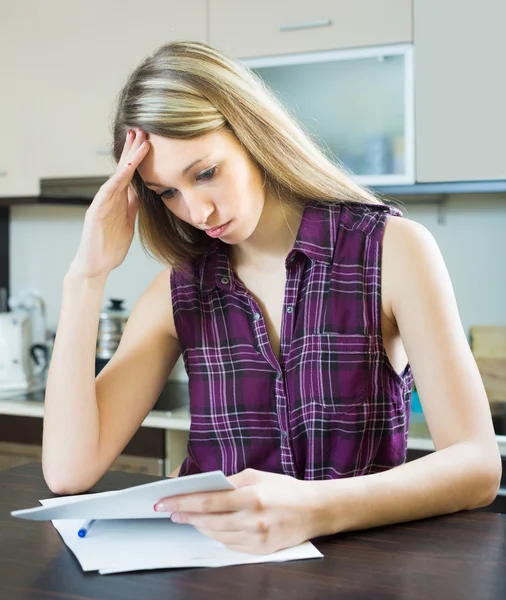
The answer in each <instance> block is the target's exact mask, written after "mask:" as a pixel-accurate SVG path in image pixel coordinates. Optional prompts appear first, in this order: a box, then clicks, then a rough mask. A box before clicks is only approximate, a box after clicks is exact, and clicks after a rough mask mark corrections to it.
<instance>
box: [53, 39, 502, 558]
mask: <svg viewBox="0 0 506 600" xmlns="http://www.w3.org/2000/svg"><path fill="white" fill-rule="evenodd" d="M114 154H115V158H116V161H117V170H116V173H115V174H114V175H113V176H112V177H111V178H110V180H109V181H108V182H106V183H105V184H104V185H103V186H102V188H101V189H100V190H99V192H98V193H97V195H96V197H95V199H94V200H93V203H92V204H91V206H90V208H89V209H88V211H87V213H86V219H85V223H84V228H83V234H82V239H81V243H80V246H79V249H78V252H77V255H76V257H75V259H74V261H73V262H72V264H71V266H70V268H69V271H68V273H67V275H66V277H65V281H64V286H63V299H62V308H61V315H60V321H59V326H58V332H57V336H56V341H55V347H54V353H53V358H52V362H51V368H50V372H49V377H48V386H47V397H46V408H45V418H44V438H43V468H44V475H45V478H46V481H47V483H48V485H49V487H50V488H51V489H52V490H53V491H54V492H56V493H59V494H71V493H78V492H82V491H84V490H87V489H88V488H90V487H91V486H92V485H94V484H95V482H96V481H97V480H98V479H99V478H100V477H101V476H102V475H103V473H104V472H105V471H106V470H107V469H108V468H109V466H110V465H111V463H112V462H113V461H114V460H115V458H116V457H117V456H118V455H119V454H120V452H121V451H122V449H123V448H124V446H125V445H126V443H127V442H128V441H129V439H130V438H131V437H132V436H133V434H134V433H135V431H136V430H137V429H138V427H139V426H140V424H141V423H142V421H143V419H144V418H145V417H146V415H147V413H148V412H149V411H150V409H151V408H152V407H153V405H154V404H155V402H156V400H157V398H158V395H159V393H160V390H161V388H162V386H163V385H164V383H165V381H166V380H167V377H168V376H169V374H170V372H171V370H172V368H173V366H174V364H175V362H176V360H177V359H178V357H179V355H180V353H181V352H182V354H183V358H184V362H185V367H186V369H187V371H188V375H189V381H190V384H189V385H190V395H191V407H190V408H191V415H192V426H191V432H190V442H189V447H188V457H187V459H186V460H185V461H184V462H183V464H182V465H181V467H180V469H178V471H176V472H175V473H174V475H177V474H179V475H180V476H182V475H187V474H190V473H197V472H200V471H210V470H214V469H222V470H223V471H224V473H225V474H226V475H227V476H229V477H230V480H231V481H232V482H233V483H234V484H235V486H236V488H237V489H235V490H232V491H226V492H215V493H206V494H196V495H193V496H187V497H184V496H180V497H178V498H172V499H161V500H160V502H159V503H158V504H157V505H156V506H155V510H167V511H170V512H173V515H172V519H173V520H174V521H178V522H183V523H191V524H193V525H195V526H196V527H197V528H198V529H199V530H201V531H202V532H203V533H205V534H207V535H209V536H211V537H213V538H215V539H216V540H219V541H221V542H223V543H225V544H226V545H228V546H229V547H231V548H234V549H236V550H239V551H245V552H254V553H269V552H273V551H275V550H278V549H280V548H284V547H288V546H292V545H295V544H297V543H299V542H302V541H304V540H307V539H310V538H314V537H317V536H320V535H326V534H331V533H335V532H339V531H343V530H350V529H359V528H366V527H372V526H378V525H383V524H388V523H395V522H401V521H406V520H412V519H419V518H423V517H428V516H431V515H437V514H443V513H449V512H454V511H459V510H464V509H470V508H473V507H478V506H483V505H486V504H488V503H490V502H491V501H492V500H493V498H494V497H495V495H496V492H497V489H498V484H499V479H500V468H501V466H500V457H499V453H498V448H497V444H496V442H495V437H494V431H493V428H492V423H491V417H490V411H489V408H488V402H487V398H486V395H485V392H484V388H483V385H482V382H481V379H480V376H479V373H478V370H477V368H476V365H475V363H474V361H473V357H472V354H471V352H470V350H469V347H468V344H467V341H466V338H465V335H464V332H463V330H462V326H461V323H460V320H459V315H458V311H457V307H456V302H455V298H454V295H453V291H452V287H451V283H450V281H449V278H448V274H447V271H446V268H445V266H444V263H443V260H442V257H441V255H440V253H439V250H438V248H437V246H436V243H435V242H434V240H433V238H432V237H431V236H430V234H429V233H428V232H427V231H426V230H425V229H424V228H423V227H422V226H420V225H418V224H416V223H414V222H411V221H408V220H406V219H403V218H402V217H401V215H400V213H399V212H398V211H396V210H394V209H392V208H390V207H388V206H386V205H385V204H383V203H382V202H380V201H379V200H378V199H376V198H375V197H374V196H373V195H372V194H370V193H369V192H367V191H366V190H364V189H362V188H360V187H359V186H358V185H356V184H355V183H353V182H352V180H351V179H350V178H349V177H348V176H347V175H346V174H345V173H344V171H343V170H342V169H340V168H338V167H337V166H335V165H334V164H332V163H331V162H329V160H327V159H326V158H325V156H324V154H323V153H322V152H321V151H320V150H319V149H318V147H317V146H316V145H315V144H314V143H313V141H311V140H310V139H309V138H308V136H307V135H306V134H305V133H304V132H303V131H302V130H301V129H300V128H299V127H298V125H297V124H296V123H295V122H294V120H293V119H292V118H291V117H290V116H288V115H287V114H286V112H285V111H284V110H283V109H282V108H281V106H280V104H279V103H278V102H277V101H276V100H275V99H274V98H273V97H272V95H271V94H270V93H269V92H268V91H267V90H266V89H265V88H264V87H263V86H262V84H261V83H260V81H259V80H258V79H257V78H256V77H255V76H254V75H253V74H252V73H250V72H249V71H248V70H247V69H245V68H244V67H243V66H241V65H240V64H238V63H237V62H235V61H233V60H231V59H229V58H227V57H226V56H224V55H222V54H221V53H219V52H218V51H216V50H214V49H212V48H210V47H208V46H206V45H203V44H199V43H191V42H187V43H182V42H180V43H173V44H168V45H166V46H163V47H162V48H160V49H159V50H158V51H157V52H156V53H155V54H154V55H153V56H151V57H149V58H148V59H146V60H145V61H144V62H143V63H142V64H141V65H140V66H139V67H138V68H137V69H136V70H135V71H134V72H133V73H132V75H131V76H130V78H129V80H128V82H127V84H126V85H125V87H124V89H123V90H122V92H121V94H120V96H119V102H118V109H117V114H116V118H115V124H114ZM137 213H138V215H139V230H140V234H141V238H142V240H143V242H144V244H145V246H146V247H147V248H148V250H149V251H150V252H151V253H152V254H153V255H154V256H155V257H156V258H158V259H160V260H161V261H162V262H163V263H164V264H165V265H166V269H165V270H164V271H163V272H162V273H161V274H160V275H159V276H157V277H156V278H155V280H154V281H153V282H152V283H151V285H150V286H149V287H148V289H147V290H146V291H145V292H144V294H143V295H142V297H141V298H140V300H139V301H138V303H137V304H136V306H135V307H134V310H133V311H132V314H131V316H130V318H129V321H128V325H127V327H126V330H125V332H124V334H123V337H122V340H121V344H120V346H119V348H118V350H117V352H116V353H115V355H114V357H113V358H112V360H111V361H110V362H109V363H108V365H107V366H106V368H105V369H104V370H103V371H102V372H101V373H100V375H99V376H98V377H97V379H96V381H95V377H94V359H95V347H96V335H97V325H98V319H99V312H100V307H101V303H102V295H103V292H104V286H105V283H106V280H107V277H108V275H109V273H110V272H111V271H112V269H114V268H115V267H117V266H118V265H120V264H121V263H122V262H123V260H124V258H125V256H126V254H127V252H128V249H129V247H130V244H131V241H132V236H133V233H134V222H135V219H136V215H137ZM408 357H409V363H408ZM412 372H413V373H414V376H415V378H416V383H417V388H418V390H419V393H420V396H421V401H422V404H423V409H424V413H425V416H426V418H427V422H428V425H429V428H430V431H431V435H432V437H433V440H434V443H435V447H436V450H437V451H436V452H435V453H433V454H432V455H430V456H427V457H424V458H421V459H419V460H416V461H414V462H410V463H408V464H403V463H404V461H405V457H406V443H407V426H408V416H409V403H410V394H411V388H412V383H413V375H412Z"/></svg>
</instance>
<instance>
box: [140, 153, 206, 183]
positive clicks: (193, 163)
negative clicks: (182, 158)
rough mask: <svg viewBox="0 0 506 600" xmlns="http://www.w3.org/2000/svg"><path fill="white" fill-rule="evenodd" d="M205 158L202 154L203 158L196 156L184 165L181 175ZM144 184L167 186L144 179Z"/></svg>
mask: <svg viewBox="0 0 506 600" xmlns="http://www.w3.org/2000/svg"><path fill="white" fill-rule="evenodd" d="M206 158H207V156H204V157H203V158H197V160H194V161H193V162H192V163H191V164H189V165H188V166H187V167H185V168H184V169H183V171H182V174H183V175H186V173H188V171H189V170H190V169H191V168H192V167H194V166H195V165H197V164H198V163H199V162H202V161H203V160H205V159H206ZM144 185H151V186H152V187H159V188H162V187H167V186H165V185H160V184H159V183H153V182H152V181H145V182H144Z"/></svg>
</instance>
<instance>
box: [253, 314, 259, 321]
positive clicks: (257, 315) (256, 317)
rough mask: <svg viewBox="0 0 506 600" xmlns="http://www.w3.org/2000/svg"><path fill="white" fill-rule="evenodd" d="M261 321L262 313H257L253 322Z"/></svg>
mask: <svg viewBox="0 0 506 600" xmlns="http://www.w3.org/2000/svg"><path fill="white" fill-rule="evenodd" d="M259 319H260V313H255V314H254V315H253V321H258V320H259Z"/></svg>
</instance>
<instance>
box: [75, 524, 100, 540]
mask: <svg viewBox="0 0 506 600" xmlns="http://www.w3.org/2000/svg"><path fill="white" fill-rule="evenodd" d="M95 521H96V519H90V520H89V521H86V523H85V524H84V525H83V526H82V527H81V529H79V531H78V532H77V535H78V536H79V537H80V538H83V537H86V534H87V533H88V531H89V530H90V529H91V528H92V527H93V523H95Z"/></svg>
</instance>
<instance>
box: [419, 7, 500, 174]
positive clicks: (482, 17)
mask: <svg viewBox="0 0 506 600" xmlns="http://www.w3.org/2000/svg"><path fill="white" fill-rule="evenodd" d="M505 23H506V2H504V0H480V1H478V0H468V1H467V2H462V1H461V0H417V1H415V5H414V41H415V90H416V92H415V105H416V113H415V114H416V120H415V123H416V173H417V181H420V182H428V181H470V180H485V179H504V178H506V142H505V140H506V108H505V107H506V77H505V76H504V73H505V63H504V57H505V56H506V36H505V35H504V26H505Z"/></svg>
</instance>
